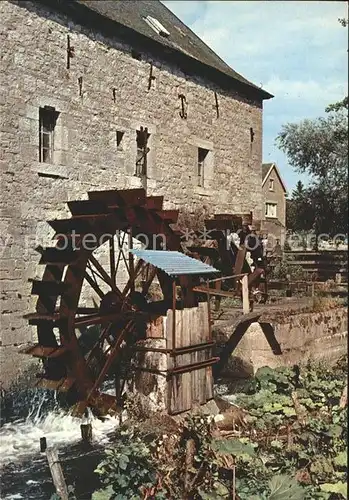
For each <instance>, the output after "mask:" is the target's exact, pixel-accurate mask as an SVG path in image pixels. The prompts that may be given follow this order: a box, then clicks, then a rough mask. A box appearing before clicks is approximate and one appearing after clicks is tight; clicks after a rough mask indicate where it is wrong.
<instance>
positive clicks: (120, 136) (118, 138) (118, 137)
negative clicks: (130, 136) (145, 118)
mask: <svg viewBox="0 0 349 500" xmlns="http://www.w3.org/2000/svg"><path fill="white" fill-rule="evenodd" d="M125 133H126V131H125V130H123V129H121V128H117V129H116V130H115V142H116V150H117V151H123V150H124V140H125Z"/></svg>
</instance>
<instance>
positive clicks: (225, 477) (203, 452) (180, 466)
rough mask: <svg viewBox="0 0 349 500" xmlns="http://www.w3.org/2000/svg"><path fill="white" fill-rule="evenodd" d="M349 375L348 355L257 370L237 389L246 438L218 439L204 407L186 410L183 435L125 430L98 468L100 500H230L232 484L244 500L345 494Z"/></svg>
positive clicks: (330, 498) (335, 498) (312, 499)
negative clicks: (344, 399)
mask: <svg viewBox="0 0 349 500" xmlns="http://www.w3.org/2000/svg"><path fill="white" fill-rule="evenodd" d="M346 373H347V360H346V359H343V360H341V361H340V362H339V363H338V364H337V365H336V366H334V367H326V366H324V365H323V364H318V365H315V364H314V363H308V364H307V365H306V366H303V367H298V366H293V367H286V368H277V369H271V368H269V367H263V368H261V369H259V370H258V371H257V373H256V375H255V379H254V380H253V382H251V383H250V384H248V385H246V390H247V392H244V393H239V394H236V404H238V405H239V406H240V407H243V408H244V409H246V410H247V411H248V413H249V421H248V422H249V423H248V426H247V428H246V429H244V430H243V432H240V436H239V437H236V436H235V437H233V438H231V437H230V438H222V437H217V435H216V434H214V432H213V431H214V429H215V427H214V424H213V422H212V421H211V420H210V418H209V417H205V416H203V415H200V414H199V415H191V416H188V417H187V418H186V419H185V421H184V423H183V424H181V427H180V431H179V433H178V436H177V435H171V436H160V437H159V435H157V436H156V435H155V434H154V435H149V434H148V435H145V434H144V431H142V430H141V429H142V428H141V426H139V427H138V428H137V427H136V426H134V427H132V428H131V429H129V430H122V429H121V430H120V432H119V439H118V442H117V444H116V445H115V447H114V448H112V449H110V450H107V452H106V453H107V456H106V459H105V460H104V461H103V462H102V463H101V464H100V465H99V467H98V469H97V471H98V473H99V474H100V475H101V477H102V480H103V483H104V485H105V487H106V489H105V490H100V491H98V492H96V493H95V494H94V496H93V500H107V499H113V500H115V499H118V500H123V499H125V500H126V499H130V500H132V499H134V500H136V499H143V498H152V499H154V500H160V499H166V498H180V499H183V500H187V499H193V500H212V499H227V500H228V499H229V498H232V491H233V488H234V487H235V492H236V495H237V498H239V499H240V500H257V499H258V500H302V499H304V500H316V499H327V500H340V499H343V498H346V488H344V486H345V483H346V480H347V471H346V463H347V451H346V442H347V412H346V409H343V408H341V407H340V406H339V400H340V397H341V394H342V391H343V387H344V386H345V384H346ZM189 441H191V443H192V445H193V447H194V449H192V450H191V454H190V453H189V454H188V442H189ZM189 450H190V447H189Z"/></svg>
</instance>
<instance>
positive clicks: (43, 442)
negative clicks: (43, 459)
mask: <svg viewBox="0 0 349 500" xmlns="http://www.w3.org/2000/svg"><path fill="white" fill-rule="evenodd" d="M46 448H47V443H46V438H45V437H42V438H40V451H41V453H43V452H44V451H46Z"/></svg>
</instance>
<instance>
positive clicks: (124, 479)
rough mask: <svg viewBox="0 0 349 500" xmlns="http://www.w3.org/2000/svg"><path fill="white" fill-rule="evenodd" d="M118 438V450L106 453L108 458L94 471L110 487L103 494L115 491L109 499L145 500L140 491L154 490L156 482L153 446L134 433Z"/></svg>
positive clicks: (110, 449)
mask: <svg viewBox="0 0 349 500" xmlns="http://www.w3.org/2000/svg"><path fill="white" fill-rule="evenodd" d="M119 438H120V439H119V441H118V443H117V446H116V447H115V448H108V449H107V450H106V452H105V453H106V458H105V459H104V460H103V461H102V462H101V463H100V464H99V465H98V468H97V469H96V470H95V472H96V473H97V474H99V475H100V476H101V479H102V482H103V484H104V485H105V486H107V487H108V488H107V489H106V490H104V491H103V490H102V491H101V492H100V494H101V495H102V494H105V495H107V494H109V493H110V491H111V490H113V492H114V494H113V495H112V496H111V497H110V498H113V499H115V500H137V499H140V498H142V496H141V488H146V487H149V486H151V485H152V484H153V483H154V482H155V479H156V471H155V464H154V463H153V462H152V460H151V446H150V445H149V444H147V443H145V442H144V440H143V439H141V438H140V436H139V435H137V434H136V433H135V432H134V431H132V430H122V431H121V432H120V436H119ZM101 498H103V497H101Z"/></svg>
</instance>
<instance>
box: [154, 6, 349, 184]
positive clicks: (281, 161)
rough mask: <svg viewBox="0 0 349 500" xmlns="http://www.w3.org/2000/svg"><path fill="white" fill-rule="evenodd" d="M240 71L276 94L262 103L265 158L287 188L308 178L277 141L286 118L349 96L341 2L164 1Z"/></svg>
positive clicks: (316, 111)
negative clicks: (275, 166) (288, 159)
mask: <svg viewBox="0 0 349 500" xmlns="http://www.w3.org/2000/svg"><path fill="white" fill-rule="evenodd" d="M163 3H164V4H165V5H166V6H167V7H168V8H169V9H170V10H171V11H172V12H173V13H174V14H175V15H176V16H177V17H179V18H180V19H181V21H182V22H184V23H185V24H186V25H187V26H189V27H190V28H191V29H192V30H193V31H194V32H195V33H196V34H197V35H198V36H199V37H200V38H201V39H202V40H203V41H204V42H205V43H206V44H207V45H209V46H210V47H211V48H212V49H213V50H214V51H215V52H216V53H217V54H218V55H219V56H220V57H221V58H222V59H224V61H225V62H226V63H227V64H229V66H231V67H232V68H233V69H234V70H235V71H237V72H238V73H240V74H242V75H243V76H244V77H245V78H247V79H248V80H250V81H251V82H253V83H254V84H256V85H258V86H262V87H263V89H265V90H267V91H268V92H270V93H271V94H273V95H274V96H275V97H274V98H273V99H270V100H267V101H264V113H263V127H264V130H263V162H268V163H269V162H275V163H276V164H277V165H278V167H279V169H280V171H281V175H282V177H283V179H284V181H285V184H286V187H287V190H288V192H289V193H290V192H291V191H292V189H293V188H294V187H295V185H296V183H297V181H298V180H302V181H303V182H307V180H308V179H307V177H306V176H305V175H304V174H303V175H300V174H299V173H297V172H295V171H294V170H293V169H292V167H291V166H289V165H288V162H287V157H286V156H285V154H284V153H283V152H282V151H280V150H279V149H278V148H277V146H276V144H275V138H276V136H277V135H278V133H279V132H280V131H281V128H282V125H284V124H285V123H289V122H290V123H296V122H299V121H301V120H303V119H306V118H316V117H318V116H324V115H325V114H326V113H325V108H326V106H327V105H328V104H330V103H333V102H336V101H338V100H341V99H343V97H344V96H345V95H347V93H348V90H347V88H348V53H347V49H348V30H347V28H343V27H342V26H341V25H340V24H339V22H338V18H343V17H344V18H348V4H347V3H346V2H344V1H342V2H337V1H307V0H303V1H292V0H283V1H271V0H264V1H253V0H250V1H247V0H245V1H229V0H226V1H218V0H215V1H210V0H205V1H195V0H163Z"/></svg>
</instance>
